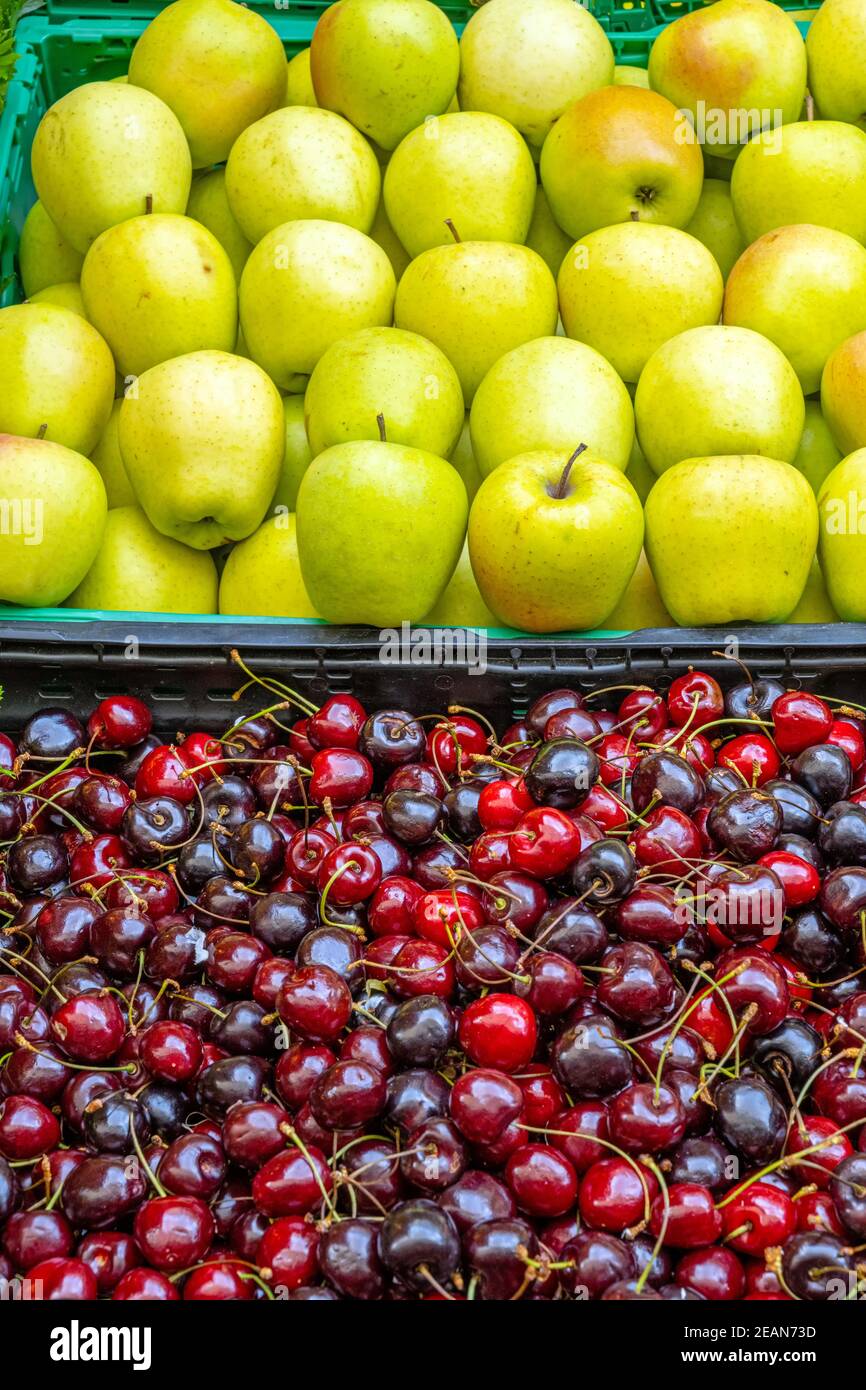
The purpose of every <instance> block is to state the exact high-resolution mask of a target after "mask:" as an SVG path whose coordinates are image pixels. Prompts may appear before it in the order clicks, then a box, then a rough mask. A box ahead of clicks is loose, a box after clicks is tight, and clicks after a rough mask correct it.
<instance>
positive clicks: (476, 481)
mask: <svg viewBox="0 0 866 1390" xmlns="http://www.w3.org/2000/svg"><path fill="white" fill-rule="evenodd" d="M451 463H452V465H453V466H454V467H455V468H456V469H457V472H458V473H459V474H460V476H461V478H462V479H463V486H464V487H465V488H466V496H467V497H468V499H469V505H470V507H471V506H472V503H473V501H474V500H475V494H476V492H477V491H478V489H479V488H480V486H481V483H482V481H483V480H482V477H481V470H480V468H479V467H478V463H477V461H476V458H475V455H474V453H473V452H472V434H471V432H470V428H469V411H468V410H467V412H466V418H465V419H464V421H463V428H462V429H461V431H460V438H459V439H458V441H457V443H456V445H455V446H454V449H453V450H452V453H451Z"/></svg>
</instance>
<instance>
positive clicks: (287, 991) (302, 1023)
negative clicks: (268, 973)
mask: <svg viewBox="0 0 866 1390" xmlns="http://www.w3.org/2000/svg"><path fill="white" fill-rule="evenodd" d="M277 1010H278V1012H279V1015H280V1018H281V1019H283V1021H284V1022H285V1023H287V1024H288V1025H289V1027H290V1028H292V1029H293V1030H294V1031H295V1032H296V1033H299V1034H300V1035H301V1037H303V1038H307V1039H310V1040H311V1041H314V1042H329V1041H330V1040H331V1039H333V1038H336V1037H337V1036H338V1035H339V1034H340V1033H341V1032H342V1031H343V1029H344V1028H345V1026H346V1024H347V1023H348V1021H349V1018H350V1016H351V1013H352V996H351V994H350V993H349V990H348V989H347V987H346V985H345V984H344V983H343V981H342V980H341V979H340V977H339V975H337V974H336V972H335V971H333V970H330V969H329V968H328V967H327V966H325V965H308V966H305V967H303V968H302V969H301V970H298V971H296V972H295V974H294V975H293V976H292V977H291V979H289V980H287V981H286V983H285V984H284V985H283V987H282V989H281V990H280V992H279V995H278V996H277Z"/></svg>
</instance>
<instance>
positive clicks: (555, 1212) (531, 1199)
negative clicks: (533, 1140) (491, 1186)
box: [505, 1144, 577, 1218]
mask: <svg viewBox="0 0 866 1390" xmlns="http://www.w3.org/2000/svg"><path fill="white" fill-rule="evenodd" d="M505 1181H506V1182H507V1183H508V1186H509V1187H510V1188H511V1191H512V1192H513V1193H514V1197H515V1200H516V1202H517V1205H518V1207H520V1209H521V1211H525V1212H528V1213H529V1215H530V1216H541V1217H545V1218H550V1217H554V1216H563V1215H564V1214H565V1212H567V1211H569V1210H570V1208H572V1207H573V1206H574V1202H575V1198H576V1197H577V1174H576V1173H575V1171H574V1169H573V1167H572V1166H571V1164H570V1163H569V1161H568V1159H567V1158H566V1157H565V1156H564V1155H563V1154H561V1153H558V1152H557V1150H556V1149H549V1148H548V1147H547V1145H546V1144H523V1145H521V1147H520V1148H519V1149H515V1151H514V1153H513V1154H512V1155H511V1157H510V1158H509V1160H508V1162H507V1163H506V1165H505Z"/></svg>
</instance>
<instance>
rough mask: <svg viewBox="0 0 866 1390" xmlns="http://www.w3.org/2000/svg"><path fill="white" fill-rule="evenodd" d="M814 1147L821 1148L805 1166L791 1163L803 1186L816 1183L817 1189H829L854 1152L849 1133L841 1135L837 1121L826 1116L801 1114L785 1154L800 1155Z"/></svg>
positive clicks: (809, 1158) (807, 1159)
mask: <svg viewBox="0 0 866 1390" xmlns="http://www.w3.org/2000/svg"><path fill="white" fill-rule="evenodd" d="M813 1144H818V1145H820V1147H819V1148H816V1149H815V1151H814V1152H813V1153H810V1154H808V1155H807V1157H806V1159H804V1160H803V1163H802V1164H800V1163H792V1167H794V1168H796V1169H797V1170H798V1172H799V1175H800V1176H801V1177H802V1179H803V1182H804V1183H810V1184H811V1183H814V1184H815V1186H816V1187H827V1186H828V1184H829V1182H830V1179H831V1178H832V1176H833V1171H834V1169H836V1168H838V1167H839V1164H840V1163H842V1162H843V1161H844V1159H846V1158H850V1156H851V1154H852V1153H853V1152H854V1149H853V1147H852V1144H851V1141H850V1139H849V1138H848V1136H847V1134H840V1133H839V1127H838V1125H837V1124H836V1123H835V1121H834V1120H829V1119H826V1118H825V1117H824V1116H823V1115H802V1116H801V1123H799V1124H798V1123H797V1122H796V1120H795V1122H794V1124H792V1126H791V1128H790V1130H789V1132H788V1140H787V1143H786V1146H785V1150H786V1152H787V1153H788V1154H789V1155H791V1156H792V1158H793V1156H794V1155H796V1154H801V1153H803V1151H804V1150H805V1149H810V1148H812V1145H813Z"/></svg>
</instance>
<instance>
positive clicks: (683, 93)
mask: <svg viewBox="0 0 866 1390" xmlns="http://www.w3.org/2000/svg"><path fill="white" fill-rule="evenodd" d="M649 80H650V86H651V87H652V88H653V90H654V91H656V92H661V93H662V95H663V96H666V97H667V98H668V100H669V101H672V102H673V104H674V106H676V107H678V108H679V109H680V110H681V111H683V112H684V113H687V115H688V116H689V117H690V123H691V124H692V128H693V131H694V135H695V137H696V138H697V139H698V140H700V142H701V143H702V144H707V145H709V146H710V147H711V148H712V149H713V151H714V152H715V153H717V154H731V153H733V152H734V151H735V149H736V147H737V145H740V144H742V143H743V142H744V141H745V140H747V139H749V138H750V136H752V135H754V134H756V133H757V132H758V130H765V129H767V128H769V127H770V126H776V125H778V124H782V123H785V122H788V121H796V120H797V119H798V117H799V115H800V111H801V109H802V106H803V98H804V96H805V94H806V49H805V47H804V45H803V40H802V38H801V37H800V31H799V29H798V28H797V26H796V24H795V23H794V21H793V20H792V19H791V18H790V17H789V16H788V15H786V14H785V12H784V10H782V9H781V8H780V7H779V6H778V5H773V4H771V3H770V0H718V3H717V4H714V5H707V6H706V8H702V9H699V10H695V11H693V12H692V13H691V14H685V15H683V16H682V17H681V18H680V19H678V20H676V21H675V22H674V23H673V24H669V25H668V26H667V27H666V28H665V29H662V31H661V33H660V34H659V36H658V38H657V39H656V40H655V42H654V44H653V46H652V49H651V50H650V59H649Z"/></svg>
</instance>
